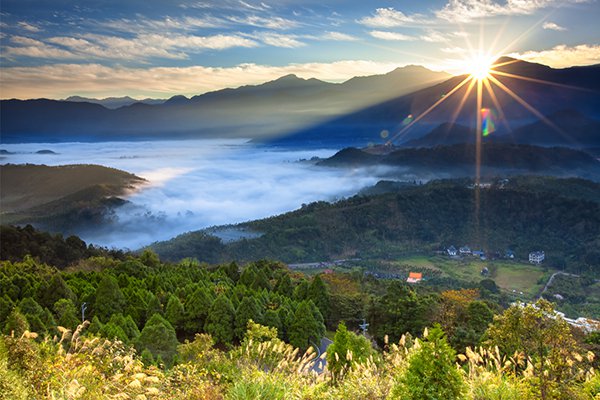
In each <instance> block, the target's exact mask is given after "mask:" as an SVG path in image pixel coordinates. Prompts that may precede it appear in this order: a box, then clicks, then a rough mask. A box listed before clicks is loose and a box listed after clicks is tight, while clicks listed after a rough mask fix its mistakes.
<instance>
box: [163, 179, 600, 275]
mask: <svg viewBox="0 0 600 400" xmlns="http://www.w3.org/2000/svg"><path fill="white" fill-rule="evenodd" d="M491 183H493V184H492V185H491V186H490V187H489V188H485V189H484V188H481V189H478V190H477V189H474V188H473V187H472V182H470V181H468V180H447V181H433V182H430V183H428V184H426V185H416V186H404V187H402V186H401V187H395V188H394V189H393V190H394V191H393V192H390V193H385V194H381V195H374V196H355V197H352V198H349V199H346V200H342V201H339V202H337V203H334V204H330V203H326V202H318V203H313V204H310V205H307V206H304V207H303V208H301V209H299V210H296V211H293V212H290V213H286V214H283V215H280V216H275V217H271V218H267V219H263V220H258V221H253V222H249V223H245V224H242V225H240V226H239V227H240V228H243V229H246V230H251V231H254V232H259V233H262V236H260V237H258V238H254V239H242V240H239V241H237V242H233V243H227V244H223V243H222V242H221V241H220V240H219V239H218V238H216V237H214V236H211V235H208V234H207V233H205V232H191V233H187V234H183V235H180V236H178V237H176V238H174V239H172V240H170V241H167V242H160V243H155V244H153V245H152V246H151V247H152V248H153V249H154V250H155V251H156V252H157V253H158V254H159V255H160V256H161V257H163V258H165V259H170V260H179V259H182V258H185V257H195V258H197V259H199V260H202V261H207V262H218V261H227V260H231V259H238V260H252V259H256V258H260V257H270V258H274V259H280V260H282V261H285V262H316V261H326V260H335V259H346V258H357V257H358V258H362V259H370V258H376V259H393V258H396V257H400V256H403V255H405V254H407V253H414V252H424V253H427V254H431V253H432V252H434V251H438V250H444V249H445V248H446V247H448V246H450V245H454V246H457V247H458V246H462V245H464V244H469V245H470V246H471V247H472V248H473V249H476V248H480V249H482V250H485V251H486V252H488V253H495V252H499V253H501V254H504V252H505V251H506V250H507V249H511V250H513V251H514V252H515V254H517V257H518V258H520V259H521V260H523V259H526V258H527V255H528V253H529V252H530V251H534V250H544V251H545V252H546V258H547V260H546V265H548V266H551V267H556V268H567V269H569V270H571V271H575V272H585V271H592V270H593V271H597V270H598V268H599V267H600V262H599V261H598V260H599V256H600V254H599V253H598V248H599V244H600V185H599V184H597V183H593V182H589V181H585V180H581V179H558V178H535V177H529V178H515V179H512V180H510V181H508V182H506V181H501V180H497V181H492V182H491ZM477 198H478V199H479V200H478V201H476V199H477Z"/></svg>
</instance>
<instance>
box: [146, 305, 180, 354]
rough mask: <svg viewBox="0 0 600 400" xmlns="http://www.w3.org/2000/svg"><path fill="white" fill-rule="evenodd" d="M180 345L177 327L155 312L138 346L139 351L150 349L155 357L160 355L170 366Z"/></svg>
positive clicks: (147, 323)
mask: <svg viewBox="0 0 600 400" xmlns="http://www.w3.org/2000/svg"><path fill="white" fill-rule="evenodd" d="M178 345H179V342H178V341H177V336H176V335H175V329H173V327H172V326H171V324H170V323H169V321H167V320H166V319H164V318H163V317H162V316H161V315H160V314H154V315H153V316H152V317H151V318H150V319H149V320H148V322H146V325H145V326H144V329H142V332H141V334H140V337H139V338H138V341H137V345H136V347H137V349H138V351H143V350H144V349H148V350H149V351H150V352H151V353H152V354H153V355H154V357H155V359H158V357H160V358H161V359H162V360H163V361H164V362H165V363H166V365H167V366H170V365H171V364H172V362H173V357H174V356H175V354H176V353H177V346H178Z"/></svg>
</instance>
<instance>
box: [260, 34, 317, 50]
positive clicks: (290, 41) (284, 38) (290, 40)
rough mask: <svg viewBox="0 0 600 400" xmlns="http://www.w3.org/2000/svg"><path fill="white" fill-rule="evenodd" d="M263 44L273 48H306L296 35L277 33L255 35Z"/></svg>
mask: <svg viewBox="0 0 600 400" xmlns="http://www.w3.org/2000/svg"><path fill="white" fill-rule="evenodd" d="M257 37H258V38H259V39H260V40H262V42H263V43H265V44H267V45H269V46H274V47H285V48H296V47H302V46H306V44H305V43H303V42H301V41H299V40H298V39H297V36H296V35H282V34H279V33H262V34H259V35H257Z"/></svg>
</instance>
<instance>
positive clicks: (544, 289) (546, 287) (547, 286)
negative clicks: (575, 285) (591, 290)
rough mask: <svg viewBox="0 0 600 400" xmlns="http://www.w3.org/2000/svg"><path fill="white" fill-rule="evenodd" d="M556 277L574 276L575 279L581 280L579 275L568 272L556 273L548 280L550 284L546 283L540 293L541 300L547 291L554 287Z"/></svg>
mask: <svg viewBox="0 0 600 400" xmlns="http://www.w3.org/2000/svg"><path fill="white" fill-rule="evenodd" d="M556 275H565V276H573V277H575V278H579V275H575V274H569V273H568V272H562V271H559V272H555V273H553V274H552V276H551V277H550V279H548V282H546V286H544V288H543V289H542V291H541V292H540V298H542V295H543V294H544V293H545V292H546V290H548V288H549V287H550V286H551V285H552V281H554V277H555V276H556Z"/></svg>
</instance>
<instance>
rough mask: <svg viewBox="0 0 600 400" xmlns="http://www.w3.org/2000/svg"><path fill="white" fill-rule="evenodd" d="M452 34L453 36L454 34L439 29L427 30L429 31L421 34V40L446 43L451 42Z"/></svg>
mask: <svg viewBox="0 0 600 400" xmlns="http://www.w3.org/2000/svg"><path fill="white" fill-rule="evenodd" d="M450 36H453V35H452V34H443V33H441V32H438V31H433V30H430V31H427V33H426V34H425V35H422V36H421V40H423V41H425V42H431V43H445V42H449V41H450Z"/></svg>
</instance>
